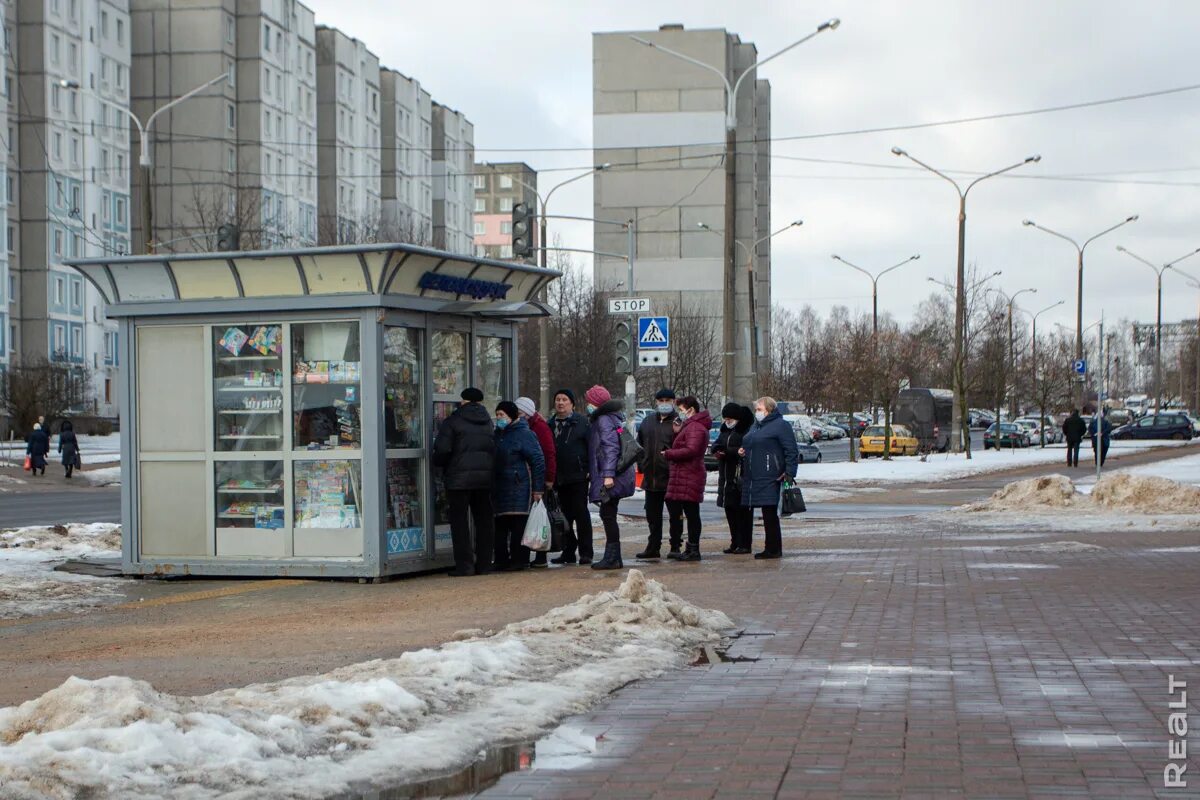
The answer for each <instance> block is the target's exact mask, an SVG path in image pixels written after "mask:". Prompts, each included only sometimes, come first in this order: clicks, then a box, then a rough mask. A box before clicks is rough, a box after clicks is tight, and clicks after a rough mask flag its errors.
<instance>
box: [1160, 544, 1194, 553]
mask: <svg viewBox="0 0 1200 800" xmlns="http://www.w3.org/2000/svg"><path fill="white" fill-rule="evenodd" d="M1148 550H1149V552H1151V553H1200V545H1189V546H1186V547H1151V548H1148Z"/></svg>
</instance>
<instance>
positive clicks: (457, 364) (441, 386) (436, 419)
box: [429, 331, 500, 551]
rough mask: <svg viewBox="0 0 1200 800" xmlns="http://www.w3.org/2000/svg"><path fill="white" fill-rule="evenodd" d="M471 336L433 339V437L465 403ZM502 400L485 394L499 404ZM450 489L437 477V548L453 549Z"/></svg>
mask: <svg viewBox="0 0 1200 800" xmlns="http://www.w3.org/2000/svg"><path fill="white" fill-rule="evenodd" d="M469 341H470V336H469V334H467V333H466V332H464V331H434V332H433V335H432V337H431V339H430V348H429V350H430V373H431V375H432V378H433V418H432V420H431V424H432V425H433V435H434V436H435V437H436V436H437V431H438V428H439V427H440V426H441V423H442V421H443V420H444V419H446V418H447V417H449V416H450V415H451V414H453V413H454V410H455V409H456V408H458V405H459V403H461V402H462V400H461V398H460V396H459V395H460V394H461V393H462V390H463V389H465V388H467V372H468V367H469V364H470V361H469V359H468V352H467V348H468V344H469ZM499 399H500V398H498V397H488V396H487V395H486V394H485V395H484V400H485V402H486V401H491V402H493V403H495V402H496V401H497V400H499ZM448 509H449V505H448V502H447V499H446V489H445V487H444V486H443V485H442V481H441V478H440V477H439V476H437V475H435V476H434V480H433V524H434V531H435V534H434V536H435V542H434V549H435V550H437V551H443V550H449V549H450V527H449V525H450V515H449V511H448Z"/></svg>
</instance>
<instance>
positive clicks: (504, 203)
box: [500, 197, 513, 212]
mask: <svg viewBox="0 0 1200 800" xmlns="http://www.w3.org/2000/svg"><path fill="white" fill-rule="evenodd" d="M512 207H513V200H512V198H511V197H501V198H500V210H501V211H503V212H508V211H512Z"/></svg>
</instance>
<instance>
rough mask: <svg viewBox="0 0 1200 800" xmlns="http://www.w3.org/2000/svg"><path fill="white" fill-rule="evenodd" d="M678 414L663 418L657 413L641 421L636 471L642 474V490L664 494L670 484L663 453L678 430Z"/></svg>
mask: <svg viewBox="0 0 1200 800" xmlns="http://www.w3.org/2000/svg"><path fill="white" fill-rule="evenodd" d="M678 422H679V414H678V412H675V411H672V412H671V413H670V414H667V415H666V416H665V417H664V416H660V415H659V413H658V411H655V412H654V413H653V414H652V415H648V416H647V417H646V418H645V419H643V420H642V425H641V427H639V428H638V434H637V440H638V444H640V445H641V446H642V457H641V458H639V459H638V469H639V470H641V472H642V490H643V491H647V492H665V491H666V490H667V485H668V484H669V482H670V464H669V463H668V462H667V459H666V458H665V457H664V456H663V451H664V450H667V449H669V448H670V447H671V445H672V444H673V443H674V442H675V436H676V434H677V433H678V431H679V429H678V428H677V427H676V426H677V425H678Z"/></svg>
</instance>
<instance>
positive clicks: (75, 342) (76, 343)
mask: <svg viewBox="0 0 1200 800" xmlns="http://www.w3.org/2000/svg"><path fill="white" fill-rule="evenodd" d="M71 355H72V356H74V357H76V358H78V357H79V356H81V355H83V331H82V330H80V329H79V328H72V329H71Z"/></svg>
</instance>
